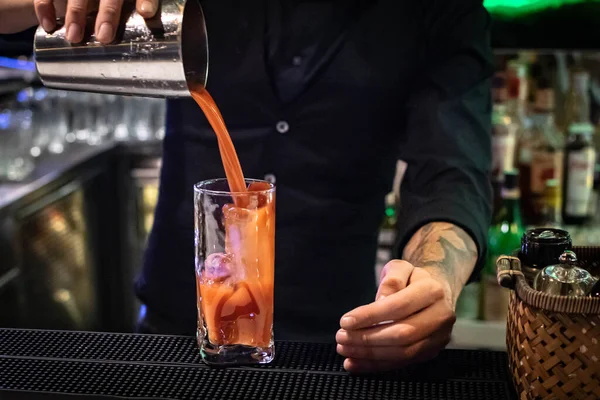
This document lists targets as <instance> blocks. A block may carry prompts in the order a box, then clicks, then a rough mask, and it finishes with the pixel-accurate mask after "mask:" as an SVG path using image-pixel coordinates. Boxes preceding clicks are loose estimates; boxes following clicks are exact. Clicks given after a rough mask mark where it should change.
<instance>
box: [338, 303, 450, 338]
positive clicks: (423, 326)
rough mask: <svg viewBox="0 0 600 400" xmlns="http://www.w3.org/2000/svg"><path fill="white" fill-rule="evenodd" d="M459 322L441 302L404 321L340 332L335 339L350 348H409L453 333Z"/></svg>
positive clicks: (341, 330)
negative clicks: (454, 326)
mask: <svg viewBox="0 0 600 400" xmlns="http://www.w3.org/2000/svg"><path fill="white" fill-rule="evenodd" d="M455 322H456V317H455V315H454V314H453V313H452V312H450V311H449V310H448V309H447V308H446V306H445V304H444V303H441V302H438V303H436V304H434V305H433V306H432V307H430V308H428V309H427V310H426V311H423V312H421V313H418V314H414V315H412V316H410V317H408V318H407V319H405V320H403V321H401V322H396V323H390V324H385V325H378V326H375V327H372V328H365V329H359V330H348V331H347V330H344V329H340V330H339V331H338V332H337V334H336V336H335V340H336V342H337V343H339V344H342V345H348V346H381V347H385V346H409V345H411V344H414V343H417V342H419V341H420V340H423V339H424V338H426V337H428V336H431V335H433V334H434V333H435V332H451V331H452V326H453V325H454V323H455Z"/></svg>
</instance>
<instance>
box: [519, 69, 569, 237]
mask: <svg viewBox="0 0 600 400" xmlns="http://www.w3.org/2000/svg"><path fill="white" fill-rule="evenodd" d="M531 120H532V123H533V128H532V134H531V164H530V168H529V179H528V180H527V179H523V178H521V179H523V181H525V182H527V181H528V182H527V183H528V184H529V187H525V188H524V187H523V186H524V185H522V187H521V198H522V206H523V214H524V220H525V223H526V224H528V225H539V224H540V223H541V222H542V218H543V216H542V214H541V210H542V209H543V206H544V205H543V195H544V191H545V188H546V181H548V180H549V179H556V180H557V182H561V180H562V168H563V147H564V139H563V137H564V136H563V134H562V133H561V132H560V131H559V130H558V127H557V126H556V124H555V121H554V90H553V89H552V88H551V87H550V82H548V81H547V80H545V79H540V81H539V82H538V87H537V92H536V101H535V105H534V113H533V115H532V117H531ZM526 172H527V171H526V169H523V170H522V171H521V172H520V173H521V177H523V175H524V174H525V173H526Z"/></svg>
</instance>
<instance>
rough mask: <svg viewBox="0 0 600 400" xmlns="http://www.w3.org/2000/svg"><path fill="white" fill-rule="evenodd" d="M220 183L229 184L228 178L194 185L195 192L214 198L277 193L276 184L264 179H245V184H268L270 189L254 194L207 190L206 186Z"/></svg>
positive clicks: (209, 180)
mask: <svg viewBox="0 0 600 400" xmlns="http://www.w3.org/2000/svg"><path fill="white" fill-rule="evenodd" d="M219 182H227V178H215V179H206V180H204V181H200V182H197V183H195V184H194V192H197V193H203V194H210V195H214V196H245V195H250V194H256V193H260V194H269V193H273V192H275V184H274V183H271V182H269V181H266V180H264V179H252V178H244V182H245V183H246V184H250V183H254V182H262V183H266V184H268V185H269V186H270V187H269V189H264V190H256V191H252V192H230V191H228V190H214V189H206V186H209V185H213V184H216V183H219Z"/></svg>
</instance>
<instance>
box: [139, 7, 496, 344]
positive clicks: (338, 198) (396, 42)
mask: <svg viewBox="0 0 600 400" xmlns="http://www.w3.org/2000/svg"><path fill="white" fill-rule="evenodd" d="M202 4H203V7H204V12H205V16H206V21H207V30H208V38H209V49H210V66H209V78H208V85H207V88H208V90H209V92H210V93H211V94H212V96H213V97H214V98H215V101H216V102H217V104H218V105H219V107H220V109H221V112H222V114H223V116H224V118H225V121H226V123H227V125H228V127H229V130H230V133H231V136H232V139H233V142H234V144H235V146H236V149H237V152H238V155H239V158H240V162H241V165H242V168H243V170H244V174H245V176H246V177H250V178H263V177H265V176H266V175H269V174H270V175H272V176H274V177H275V179H276V185H277V220H276V265H275V337H276V338H278V339H302V340H333V337H334V334H335V332H336V330H337V329H338V327H339V318H340V317H341V316H342V314H343V313H345V312H347V311H349V310H351V309H352V308H354V307H357V306H359V305H363V304H367V303H369V302H371V301H373V298H374V295H375V291H376V287H375V276H374V263H375V250H376V243H377V231H378V227H379V224H380V222H381V217H382V214H383V207H384V196H385V194H386V193H388V192H389V191H390V190H391V184H392V180H393V175H394V169H395V163H396V160H397V159H398V158H401V159H403V160H404V161H406V162H407V163H408V168H407V171H406V174H405V177H404V180H403V183H402V187H401V201H402V206H401V211H400V216H399V224H400V227H399V243H398V246H399V249H401V248H402V247H403V246H404V245H405V244H406V242H407V241H408V240H409V239H410V237H411V235H412V234H413V233H414V232H415V231H416V230H417V229H418V228H419V227H420V226H422V225H423V224H425V223H428V222H431V221H449V222H452V223H455V224H457V225H459V226H461V227H462V228H464V229H465V230H466V231H467V232H468V233H469V234H470V235H471V236H472V237H473V239H474V240H475V242H476V243H477V246H478V249H479V253H480V259H482V258H483V255H484V253H485V248H486V246H485V238H486V231H487V226H488V221H489V217H490V212H491V211H490V202H491V190H490V187H489V184H488V173H489V166H490V158H491V149H490V108H491V105H490V96H489V86H488V77H489V76H490V75H491V73H492V71H493V68H492V63H491V50H490V47H489V37H488V29H489V25H490V20H489V17H488V15H487V13H486V12H485V10H484V8H483V7H482V4H481V1H474V0H436V1H410V2H409V1H398V0H380V1H356V0H345V1H323V0H321V1H298V0H297V1H292V0H288V1H284V0H281V1H276V0H272V1H267V0H263V1H260V0H258V1H251V2H250V1H246V0H227V1H225V0H219V1H217V0H207V1H204V2H203V3H202ZM217 177H224V172H223V167H222V164H221V160H220V158H219V151H218V147H217V140H216V137H215V134H214V133H213V131H212V129H211V128H210V126H209V125H208V123H207V121H206V118H205V117H204V115H203V114H202V112H201V111H200V109H199V108H198V106H197V105H196V104H195V103H194V102H193V101H192V100H190V99H179V100H173V101H170V103H169V105H168V113H167V133H166V137H165V139H164V158H163V167H162V173H161V186H160V195H159V200H158V205H157V210H156V217H155V222H154V227H153V229H152V234H151V236H150V239H149V248H148V251H147V253H146V257H145V263H144V267H143V272H142V274H141V275H140V277H139V278H138V282H137V285H136V289H137V293H138V296H139V297H140V299H141V300H142V301H143V302H144V303H145V304H146V305H147V306H148V307H149V309H151V310H152V311H153V312H154V313H155V314H157V315H160V316H161V317H162V318H164V319H167V320H169V321H171V322H172V323H173V324H175V325H176V326H177V327H178V329H179V330H180V331H181V332H185V333H193V332H194V329H195V324H196V302H195V296H196V292H195V284H194V248H193V246H194V239H193V227H194V222H193V202H192V200H193V187H192V186H193V184H194V183H196V182H198V181H201V180H204V179H210V178H217ZM465 267H466V266H465ZM457 268H460V266H457Z"/></svg>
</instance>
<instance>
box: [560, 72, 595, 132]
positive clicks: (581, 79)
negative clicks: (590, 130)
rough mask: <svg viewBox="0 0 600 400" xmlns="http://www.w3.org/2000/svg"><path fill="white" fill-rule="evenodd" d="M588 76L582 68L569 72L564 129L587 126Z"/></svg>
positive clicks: (588, 114)
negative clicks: (576, 125) (577, 125)
mask: <svg viewBox="0 0 600 400" xmlns="http://www.w3.org/2000/svg"><path fill="white" fill-rule="evenodd" d="M589 89H590V75H589V73H588V72H587V71H586V70H584V69H582V68H574V69H573V70H572V71H571V77H570V86H569V90H568V92H567V94H566V96H565V101H564V118H565V121H566V127H567V129H569V127H570V126H571V125H573V124H589V123H590V121H591V116H590V111H591V108H590V96H589Z"/></svg>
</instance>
